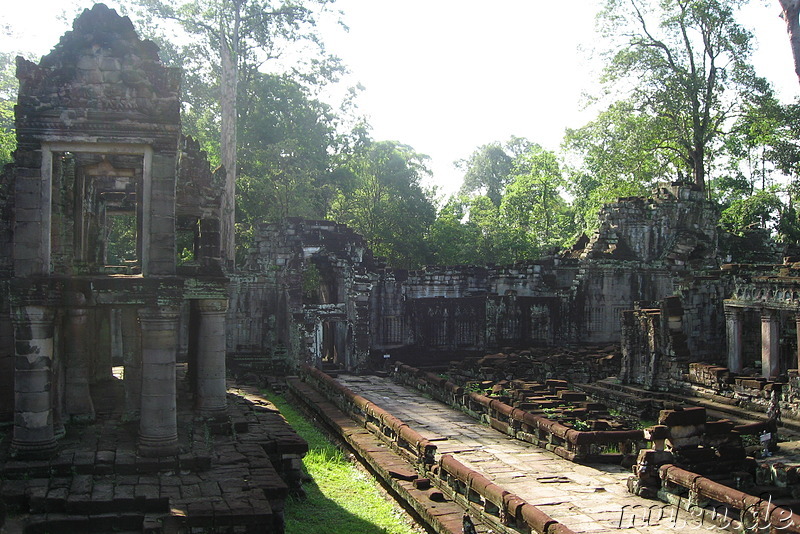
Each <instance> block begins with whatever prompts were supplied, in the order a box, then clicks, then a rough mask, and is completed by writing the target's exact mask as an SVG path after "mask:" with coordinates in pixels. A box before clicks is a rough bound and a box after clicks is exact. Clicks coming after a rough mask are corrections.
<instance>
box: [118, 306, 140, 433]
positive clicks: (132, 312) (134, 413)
mask: <svg viewBox="0 0 800 534" xmlns="http://www.w3.org/2000/svg"><path fill="white" fill-rule="evenodd" d="M121 311H122V328H121V329H122V336H121V337H122V364H123V365H124V366H125V370H124V372H123V376H122V382H123V386H124V388H125V419H127V420H128V421H134V420H136V419H139V410H140V409H141V407H142V343H141V341H142V337H141V331H140V330H139V317H138V313H137V311H136V309H135V308H130V307H126V308H123V309H122V310H121Z"/></svg>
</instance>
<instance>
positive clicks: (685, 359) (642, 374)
mask: <svg viewBox="0 0 800 534" xmlns="http://www.w3.org/2000/svg"><path fill="white" fill-rule="evenodd" d="M622 317H623V322H622V369H621V372H620V379H621V380H622V381H623V382H625V383H631V384H637V385H640V386H644V387H645V388H647V389H655V390H664V391H666V390H670V389H672V388H674V387H676V386H677V385H679V384H680V383H681V382H682V380H683V375H684V373H686V371H687V370H688V363H689V359H690V358H689V347H688V345H687V343H686V335H685V334H684V314H683V307H682V306H681V301H680V299H679V298H678V297H668V298H666V299H664V300H663V301H662V302H660V303H659V307H658V308H638V309H635V310H627V311H625V312H623V314H622Z"/></svg>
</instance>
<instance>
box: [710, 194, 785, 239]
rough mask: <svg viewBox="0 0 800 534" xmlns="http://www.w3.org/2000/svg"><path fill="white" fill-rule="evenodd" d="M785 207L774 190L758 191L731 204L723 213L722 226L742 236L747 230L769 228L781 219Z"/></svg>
mask: <svg viewBox="0 0 800 534" xmlns="http://www.w3.org/2000/svg"><path fill="white" fill-rule="evenodd" d="M783 209H784V206H783V203H782V202H781V200H780V198H778V196H777V194H776V193H775V191H774V190H764V189H761V190H758V191H756V192H755V193H754V194H753V195H751V196H749V197H746V198H739V199H736V200H734V201H733V202H731V204H730V206H729V207H728V208H727V209H725V210H724V211H723V212H722V216H721V218H720V226H722V227H723V228H724V229H725V230H727V231H728V232H731V233H733V234H737V235H742V233H743V232H744V231H745V230H746V229H747V228H764V229H766V228H769V225H770V223H771V222H772V221H776V220H778V219H779V215H780V213H781V212H782V211H783Z"/></svg>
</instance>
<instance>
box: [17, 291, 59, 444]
mask: <svg viewBox="0 0 800 534" xmlns="http://www.w3.org/2000/svg"><path fill="white" fill-rule="evenodd" d="M53 330H54V329H53V310H52V309H50V308H48V307H46V306H22V307H19V308H17V309H16V310H15V313H14V338H15V347H16V363H15V366H14V437H13V438H12V440H11V450H12V454H14V455H15V456H17V457H20V458H46V457H48V456H50V454H51V453H53V452H54V451H55V449H56V438H55V434H54V432H53V398H52V366H53Z"/></svg>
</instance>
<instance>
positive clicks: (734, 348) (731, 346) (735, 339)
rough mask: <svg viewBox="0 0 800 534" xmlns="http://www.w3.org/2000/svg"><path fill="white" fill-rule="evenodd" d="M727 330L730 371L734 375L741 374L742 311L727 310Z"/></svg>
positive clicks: (735, 309)
mask: <svg viewBox="0 0 800 534" xmlns="http://www.w3.org/2000/svg"><path fill="white" fill-rule="evenodd" d="M725 326H726V328H725V330H726V333H727V339H728V369H730V371H731V372H732V373H741V372H742V368H743V367H744V362H743V361H742V310H741V309H739V308H727V307H726V308H725Z"/></svg>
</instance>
